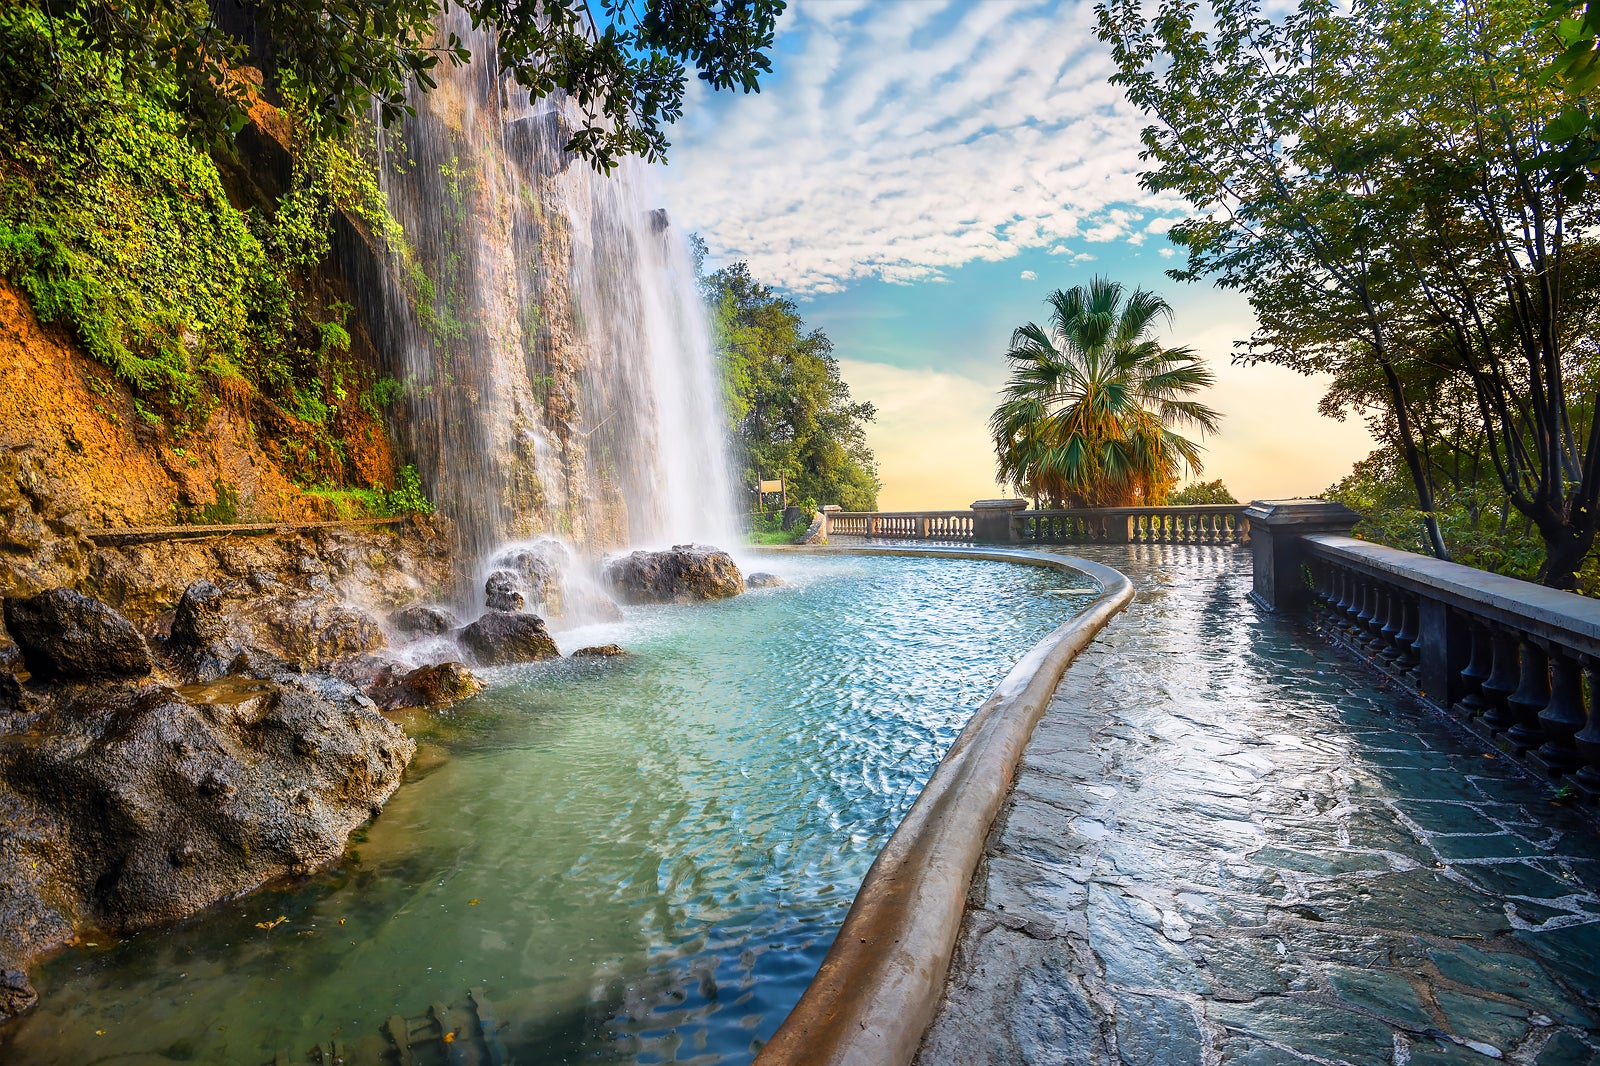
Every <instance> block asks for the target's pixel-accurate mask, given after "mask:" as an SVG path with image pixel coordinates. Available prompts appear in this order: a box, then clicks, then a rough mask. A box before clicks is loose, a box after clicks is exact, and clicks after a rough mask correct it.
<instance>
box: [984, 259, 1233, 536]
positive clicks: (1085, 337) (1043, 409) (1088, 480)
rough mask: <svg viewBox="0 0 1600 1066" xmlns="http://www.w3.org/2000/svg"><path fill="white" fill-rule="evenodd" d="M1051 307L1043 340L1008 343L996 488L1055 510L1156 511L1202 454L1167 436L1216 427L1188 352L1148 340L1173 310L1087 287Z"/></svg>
mask: <svg viewBox="0 0 1600 1066" xmlns="http://www.w3.org/2000/svg"><path fill="white" fill-rule="evenodd" d="M1045 302H1046V303H1048V304H1049V305H1050V328H1049V330H1048V331H1046V330H1044V329H1041V328H1040V327H1039V326H1037V325H1035V324H1034V323H1032V322H1030V323H1028V324H1027V325H1025V326H1022V327H1020V328H1018V329H1017V330H1016V332H1014V333H1013V334H1012V335H1011V350H1010V351H1008V352H1006V359H1007V360H1008V361H1009V362H1010V364H1011V376H1010V377H1009V378H1008V379H1007V381H1006V384H1005V388H1004V389H1003V390H1002V391H1001V402H1000V406H999V407H997V408H996V409H995V412H994V414H993V415H992V416H991V417H990V419H989V428H990V430H991V432H992V433H993V434H994V442H995V451H996V452H997V454H998V455H999V459H1000V479H1001V480H1002V481H1004V482H1008V483H1010V484H1012V485H1015V486H1016V487H1017V489H1018V490H1019V491H1020V492H1022V493H1024V494H1027V495H1030V496H1033V497H1034V498H1035V499H1038V498H1039V497H1041V496H1042V497H1044V498H1045V499H1047V500H1048V501H1049V502H1050V503H1051V505H1053V506H1057V507H1059V506H1075V507H1124V506H1132V505H1137V504H1159V503H1162V502H1163V501H1164V500H1165V499H1166V495H1167V491H1168V490H1169V489H1171V488H1172V486H1173V485H1175V484H1176V483H1177V481H1178V476H1179V474H1180V473H1181V472H1182V471H1183V469H1184V468H1185V467H1187V468H1188V470H1190V471H1191V472H1193V473H1196V474H1198V473H1200V471H1201V470H1202V469H1203V466H1202V464H1201V461H1200V451H1201V449H1200V446H1199V445H1198V444H1196V443H1195V442H1194V441H1192V440H1189V439H1188V438H1187V437H1183V436H1181V435H1179V434H1178V433H1177V432H1176V430H1177V429H1192V428H1198V429H1199V430H1200V432H1201V433H1202V434H1204V433H1212V432H1215V431H1216V429H1217V423H1218V421H1219V420H1220V418H1221V416H1220V415H1219V414H1218V413H1217V412H1216V411H1215V410H1213V409H1211V408H1210V407H1207V406H1206V405H1205V404H1203V403H1200V402H1199V401H1198V400H1195V399H1193V398H1192V397H1193V395H1194V394H1195V393H1196V392H1198V391H1200V390H1201V389H1203V388H1206V387H1207V386H1209V385H1211V384H1212V383H1213V381H1214V380H1215V379H1214V377H1213V376H1212V373H1211V371H1210V370H1208V369H1206V366H1205V364H1204V363H1202V362H1201V361H1200V357H1199V356H1198V355H1196V354H1195V352H1194V351H1193V349H1190V348H1187V347H1184V348H1165V347H1162V345H1161V344H1160V343H1159V342H1158V341H1156V340H1154V339H1153V338H1151V337H1149V336H1147V334H1148V333H1150V332H1151V330H1152V329H1153V328H1154V327H1155V326H1156V325H1157V324H1158V323H1159V322H1160V321H1161V320H1162V319H1166V320H1168V321H1170V320H1171V318H1172V307H1171V305H1170V304H1168V303H1167V302H1166V301H1165V300H1163V299H1162V298H1161V297H1159V296H1157V295H1155V294H1154V293H1151V292H1146V291H1145V290H1144V289H1135V290H1134V291H1133V293H1132V294H1131V295H1130V296H1128V298H1127V300H1126V302H1124V300H1123V287H1122V286H1121V285H1120V284H1118V283H1117V282H1114V281H1111V280H1109V279H1107V278H1101V277H1097V278H1095V279H1094V280H1093V281H1091V282H1090V283H1089V284H1088V285H1079V286H1076V287H1074V288H1071V289H1068V290H1067V291H1065V292H1062V291H1061V290H1060V289H1057V290H1056V291H1055V292H1053V293H1051V294H1050V295H1049V297H1048V298H1047V299H1046V301H1045Z"/></svg>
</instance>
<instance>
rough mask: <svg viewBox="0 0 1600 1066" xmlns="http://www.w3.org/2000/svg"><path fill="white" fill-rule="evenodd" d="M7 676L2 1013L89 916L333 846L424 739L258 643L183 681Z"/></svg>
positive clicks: (0, 715)
mask: <svg viewBox="0 0 1600 1066" xmlns="http://www.w3.org/2000/svg"><path fill="white" fill-rule="evenodd" d="M3 689H4V686H0V720H5V719H6V718H7V716H8V714H9V715H10V724H9V725H8V726H7V728H5V729H3V730H0V972H3V971H10V972H9V973H4V976H3V977H0V1012H9V1011H11V1010H15V1009H18V1008H20V1007H24V1006H26V1005H27V1001H28V999H29V998H30V990H29V989H28V987H27V984H26V981H25V979H23V978H22V977H20V971H22V970H24V969H26V967H27V965H28V964H29V963H30V962H31V961H32V960H33V959H35V958H37V957H38V956H39V955H41V954H43V953H44V952H46V951H49V950H51V949H53V948H55V947H57V946H59V945H60V944H62V943H63V942H65V941H67V940H70V939H71V937H72V936H73V935H74V933H75V932H76V931H78V930H82V929H84V928H85V927H93V928H103V929H107V930H109V931H111V932H113V933H128V932H132V931H134V930H137V929H141V928H144V927H147V926H150V925H154V924H157V923H162V922H168V921H172V920H174V919H178V918H182V917H185V916H187V915H190V914H193V913H195V912H196V911H198V910H200V909H201V908H203V907H206V906H209V905H210V904H212V903H215V902H216V901H217V900H220V899H227V898H230V897H233V896H236V895H238V894H239V893H241V892H245V891H247V890H249V889H252V888H255V887H256V886H258V885H261V884H263V883H265V882H267V881H269V880H272V879H275V878H278V877H282V876H285V875H290V874H304V873H306V872H308V871H310V870H313V869H315V868H316V867H318V866H321V865H323V864H325V863H328V862H331V861H333V860H335V859H337V858H338V857H339V856H340V855H342V854H343V852H344V848H345V844H346V842H347V840H348V837H349V834H350V832H351V831H352V830H354V829H355V828H356V827H357V826H359V825H361V824H362V823H363V822H365V821H366V820H367V819H368V818H370V817H371V816H372V814H373V813H374V812H375V811H376V810H377V809H378V807H379V806H380V805H381V804H382V803H383V802H384V801H385V800H386V799H387V798H388V797H389V795H390V794H391V793H392V792H393V791H394V789H395V788H396V787H397V786H398V785H399V784H400V778H401V773H402V771H403V770H404V768H405V766H406V764H407V762H408V761H409V760H410V759H411V757H412V755H413V753H414V752H415V750H416V745H415V743H414V742H413V741H411V740H410V739H408V738H407V737H406V735H405V734H404V732H402V731H401V729H400V728H399V727H398V726H397V725H395V724H393V723H391V722H389V721H388V720H387V719H385V718H384V717H383V716H382V715H381V714H379V713H378V711H377V709H376V708H375V707H374V706H373V704H372V702H371V701H370V700H368V699H366V698H365V697H363V696H361V695H360V694H359V693H358V692H356V691H355V689H353V688H351V687H350V686H349V685H346V684H344V683H343V682H340V681H338V680H335V679H333V678H331V677H327V676H323V675H315V674H302V673H299V672H298V671H296V670H295V669H293V668H292V667H290V666H288V664H286V663H284V662H282V661H281V660H275V659H272V658H270V657H268V656H265V655H261V654H259V653H246V654H242V655H240V656H239V657H238V659H237V660H236V662H235V665H234V672H233V673H230V674H229V675H227V676H225V677H222V678H219V679H217V680H215V681H213V682H210V683H207V684H200V685H189V686H185V687H184V688H182V689H181V690H180V689H174V688H171V687H168V686H166V685H160V684H146V685H142V686H126V685H124V686H110V685H93V684H58V685H51V686H37V685H29V686H27V687H26V690H11V691H10V695H7V692H6V691H4V690H3ZM24 691H26V694H27V701H26V702H25V703H21V702H19V701H18V699H17V698H16V697H17V696H18V695H19V694H21V693H23V692H24ZM6 705H9V706H10V710H9V711H7V706H6Z"/></svg>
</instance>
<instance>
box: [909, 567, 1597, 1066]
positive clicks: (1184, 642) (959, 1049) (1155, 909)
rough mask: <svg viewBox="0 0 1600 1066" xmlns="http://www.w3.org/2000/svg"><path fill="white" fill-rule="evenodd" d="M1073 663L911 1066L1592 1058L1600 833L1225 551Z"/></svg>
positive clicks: (1155, 589) (1156, 581)
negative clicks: (1276, 604)
mask: <svg viewBox="0 0 1600 1066" xmlns="http://www.w3.org/2000/svg"><path fill="white" fill-rule="evenodd" d="M1081 554H1084V555H1091V556H1092V557H1093V558H1095V559H1096V560H1098V561H1100V562H1104V563H1108V564H1110V565H1112V566H1115V567H1117V568H1118V569H1120V570H1122V571H1123V572H1124V573H1126V574H1128V575H1129V577H1131V578H1132V579H1133V581H1134V583H1135V585H1136V586H1137V588H1138V598H1137V599H1136V600H1135V602H1134V603H1133V605H1131V606H1130V607H1129V609H1128V611H1127V612H1126V613H1125V614H1124V615H1122V616H1121V617H1119V618H1117V619H1115V620H1114V621H1113V622H1112V623H1111V625H1110V626H1109V627H1108V628H1107V629H1106V631H1105V632H1104V633H1102V634H1101V636H1100V638H1099V640H1097V641H1096V642H1095V644H1094V645H1093V646H1092V647H1091V648H1090V649H1089V650H1088V651H1087V652H1085V653H1084V655H1083V656H1082V657H1081V658H1080V659H1079V660H1078V662H1077V663H1076V664H1075V665H1074V666H1073V667H1072V669H1071V670H1070V671H1068V674H1067V677H1066V679H1065V680H1064V681H1063V683H1062V685H1061V687H1060V689H1059V691H1058V692H1057V694H1056V698H1055V700H1054V702H1053V703H1052V705H1051V708H1050V711H1049V713H1048V714H1047V715H1046V717H1045V719H1044V721H1043V722H1042V723H1041V725H1040V727H1039V730H1038V732H1037V733H1036V734H1035V736H1034V739H1033V742H1032V744H1031V745H1030V747H1029V748H1028V752H1027V755H1026V758H1025V761H1024V764H1023V768H1022V770H1021V772H1020V775H1019V779H1018V783H1017V786H1016V789H1015V791H1014V793H1013V796H1012V798H1011V800H1010V801H1009V802H1008V804H1007V807H1006V809H1005V811H1004V813H1003V814H1002V815H1001V819H1000V822H999V823H998V824H997V826H996V829H995V832H994V834H993V836H992V837H991V840H990V844H989V850H988V855H987V858H986V859H985V862H984V864H983V865H982V866H981V867H980V868H979V871H978V875H977V877H976V879H975V881H974V886H973V898H972V901H971V903H970V904H969V908H968V913H967V918H966V926H965V929H964V931H963V933H962V939H961V942H960V944H959V945H958V947H957V954H956V959H955V963H954V965H953V967H952V973H951V981H950V985H949V988H948V991H947V995H946V999H945V1002H944V1003H943V1004H942V1006H941V1008H940V1014H939V1017H938V1018H937V1020H936V1021H935V1023H934V1025H933V1027H932V1028H931V1029H930V1030H929V1033H928V1036H927V1038H926V1040H925V1042H924V1046H923V1049H922V1054H921V1058H920V1060H919V1061H920V1062H921V1063H922V1064H923V1066H947V1064H950V1066H954V1064H996V1066H999V1064H1007V1066H1010V1064H1022V1063H1026V1064H1030V1066H1031V1064H1043V1063H1049V1064H1080V1063H1081V1064H1107V1066H1110V1064H1124V1066H1153V1064H1162V1066H1165V1064H1172V1066H1181V1064H1188V1063H1196V1064H1207V1066H1211V1064H1220V1063H1228V1064H1239V1066H1276V1064H1280V1063H1284V1064H1287V1063H1303V1062H1314V1063H1341V1064H1344V1063H1350V1064H1369V1063H1393V1064H1396V1066H1401V1064H1406V1063H1411V1064H1414V1066H1422V1064H1435V1063H1438V1064H1446V1063H1461V1064H1479V1066H1481V1064H1485V1063H1488V1062H1491V1061H1496V1060H1498V1061H1505V1062H1513V1063H1523V1064H1529V1066H1569V1064H1573V1066H1600V1007H1597V1005H1596V1003H1597V1000H1600V832H1597V831H1596V829H1595V823H1594V822H1593V821H1592V820H1590V819H1589V818H1588V817H1587V816H1585V815H1582V814H1580V813H1579V812H1578V811H1575V810H1572V809H1570V808H1568V807H1566V806H1564V805H1562V804H1561V803H1559V802H1557V801H1555V799H1554V797H1553V794H1552V793H1551V791H1550V790H1549V789H1548V788H1545V787H1543V786H1540V785H1538V784H1536V783H1534V782H1532V781H1530V780H1528V779H1526V778H1523V777H1521V776H1520V775H1519V774H1518V773H1517V771H1516V770H1515V769H1514V768H1513V767H1511V766H1510V765H1509V764H1508V763H1507V762H1506V760H1505V759H1504V758H1503V757H1502V756H1500V755H1499V754H1498V753H1492V754H1491V753H1487V752H1486V750H1485V748H1484V747H1483V745H1482V744H1481V743H1480V742H1478V741H1476V740H1474V739H1472V738H1470V737H1467V736H1465V735H1463V734H1462V733H1460V732H1458V731H1457V730H1455V729H1453V728H1452V726H1451V725H1450V724H1449V723H1448V722H1447V721H1445V720H1444V719H1443V718H1442V717H1440V716H1439V715H1437V714H1436V713H1434V712H1430V711H1429V710H1428V709H1427V708H1426V707H1424V706H1423V705H1421V704H1420V703H1418V702H1417V701H1415V700H1413V699H1411V698H1410V697H1408V696H1407V695H1405V694H1403V693H1400V692H1398V691H1396V690H1394V689H1392V688H1386V687H1385V686H1384V685H1383V684H1382V683H1381V682H1380V681H1379V680H1378V679H1377V677H1376V675H1374V674H1371V673H1370V672H1368V671H1367V670H1366V668H1365V667H1363V666H1361V665H1360V664H1359V663H1357V662H1355V661H1354V660H1352V659H1350V658H1348V657H1347V656H1346V655H1345V653H1343V652H1340V651H1336V650H1334V649H1332V648H1330V647H1329V646H1328V645H1326V644H1324V643H1321V641H1320V640H1319V639H1318V638H1317V637H1315V636H1314V635H1312V634H1311V633H1310V632H1309V630H1308V629H1307V628H1306V627H1304V626H1303V625H1301V624H1299V623H1294V622H1289V621H1285V620H1282V619H1279V618H1275V617H1273V616H1269V615H1265V614H1263V613H1262V612H1260V611H1258V610H1257V609H1256V608H1255V607H1254V606H1253V605H1252V604H1251V602H1250V601H1249V600H1248V599H1246V592H1247V591H1248V588H1249V582H1250V576H1249V564H1248V558H1247V557H1246V556H1245V555H1244V554H1243V553H1242V552H1237V551H1234V550H1231V549H1220V548H1181V547H1179V548H1156V547H1139V548H1129V549H1098V550H1095V549H1091V550H1089V551H1084V552H1082V553H1081Z"/></svg>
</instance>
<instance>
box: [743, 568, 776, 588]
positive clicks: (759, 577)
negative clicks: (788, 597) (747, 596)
mask: <svg viewBox="0 0 1600 1066" xmlns="http://www.w3.org/2000/svg"><path fill="white" fill-rule="evenodd" d="M744 583H745V587H746V588H753V589H775V588H778V587H779V586H781V585H784V584H787V582H785V581H784V580H783V578H781V577H779V576H778V575H777V574H768V573H762V572H759V571H758V572H756V573H754V574H747V575H746V576H745V579H744Z"/></svg>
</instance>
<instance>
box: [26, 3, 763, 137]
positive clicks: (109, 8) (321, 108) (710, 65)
mask: <svg viewBox="0 0 1600 1066" xmlns="http://www.w3.org/2000/svg"><path fill="white" fill-rule="evenodd" d="M446 6H447V2H446V0H215V2H214V0H55V2H53V3H50V4H48V5H44V10H45V11H46V12H47V14H48V15H49V16H50V17H51V19H52V21H60V22H62V23H63V24H66V25H68V26H70V27H71V28H72V29H73V31H74V32H75V33H76V34H78V35H79V36H80V37H81V38H83V39H84V40H86V41H88V42H89V43H90V45H91V46H92V47H95V48H98V49H100V50H102V51H104V52H106V53H108V54H113V55H116V56H119V57H122V58H126V59H129V60H131V62H129V63H128V64H127V67H126V70H127V72H128V74H129V76H132V77H139V76H141V75H148V76H153V77H157V78H172V79H174V80H176V82H177V83H178V84H180V85H181V86H182V87H183V89H184V91H185V94H186V96H187V110H188V111H189V112H190V114H191V115H193V116H195V118H196V119H197V120H198V121H199V122H201V123H202V124H204V125H207V126H210V127H211V128H213V129H214V130H215V129H227V128H229V127H231V128H233V129H237V128H238V126H239V125H242V123H243V114H244V105H245V100H244V99H243V97H242V96H241V95H240V94H241V89H240V87H239V85H238V83H237V82H236V81H235V80H233V79H231V78H229V77H228V76H227V73H228V71H229V69H230V68H232V67H236V66H239V65H240V64H242V63H246V62H249V63H262V64H265V65H267V66H268V67H269V68H270V72H271V73H272V74H274V75H275V77H276V78H277V79H278V80H279V81H280V82H281V83H282V85H283V87H284V88H285V89H287V90H288V91H289V92H290V93H291V94H292V95H294V96H295V97H297V98H298V99H300V100H301V101H303V102H304V103H305V104H306V105H307V111H308V115H309V116H311V117H312V118H313V119H314V120H315V121H317V122H318V123H319V124H320V125H322V126H323V127H324V129H326V130H330V131H337V130H339V129H342V128H344V127H346V126H348V125H349V123H350V122H351V121H352V119H354V118H355V117H357V116H359V115H362V114H364V113H365V112H366V110H367V107H368V106H369V104H370V103H372V102H376V104H377V107H378V110H379V113H380V115H381V117H382V119H383V121H384V122H385V123H387V122H389V121H392V120H393V119H395V118H398V117H399V116H400V115H401V114H403V113H405V111H406V110H407V104H406V96H405V94H406V90H407V87H408V86H409V85H410V84H412V83H416V84H418V85H420V86H422V87H424V88H431V87H432V86H433V85H434V80H433V77H432V74H431V73H430V72H431V71H433V70H434V69H435V68H436V67H437V66H438V64H439V63H441V62H445V63H465V62H467V61H468V60H469V59H470V54H469V51H468V49H467V48H466V47H465V46H464V45H463V44H462V42H461V40H460V39H459V37H458V36H457V35H455V34H447V35H445V36H443V37H442V38H441V37H440V35H439V34H438V32H437V31H436V26H437V20H438V18H439V16H440V13H441V12H442V11H443V10H444V9H445V8H446ZM451 6H454V7H456V8H458V9H459V10H461V11H462V12H464V13H465V14H466V15H467V17H468V18H469V19H470V21H471V23H472V25H473V26H474V27H475V28H478V27H490V28H493V29H494V30H495V31H496V32H497V34H498V47H497V50H496V54H495V56H494V57H493V61H494V62H496V63H498V64H499V67H500V69H501V70H502V71H504V73H506V74H507V75H509V76H510V77H512V78H513V79H515V80H516V82H517V83H518V84H520V85H522V86H523V87H524V88H526V89H528V90H529V91H530V92H532V93H533V95H534V96H535V97H540V96H545V95H548V94H550V93H552V92H554V91H556V90H561V91H563V92H565V93H566V94H567V95H568V96H569V97H571V98H572V99H573V100H575V101H576V102H577V104H578V105H579V107H580V108H581V109H582V111H583V113H584V115H585V117H586V119H587V121H586V122H585V123H584V125H583V126H582V127H580V128H579V129H577V130H575V131H574V133H573V136H572V140H571V142H570V143H569V145H568V148H569V149H570V150H571V151H574V152H577V153H578V154H580V155H582V156H584V157H585V158H587V159H589V160H590V161H591V162H593V163H595V164H596V165H597V166H600V167H602V168H609V167H610V166H612V165H613V164H614V163H615V162H616V160H617V159H618V158H619V157H621V156H625V155H642V156H644V157H646V158H649V159H657V158H660V157H661V156H662V154H663V152H664V151H665V149H666V148H667V146H668V145H667V140H666V127H668V126H669V125H671V123H672V122H673V121H675V120H676V119H677V118H678V117H679V116H680V115H681V114H682V111H683V96H684V90H685V86H686V83H687V79H688V70H689V68H690V67H693V68H694V70H695V71H696V72H697V75H698V77H700V78H701V79H702V80H704V81H706V82H708V83H709V84H710V85H711V86H712V87H713V88H717V89H730V88H734V87H738V88H741V89H743V90H744V91H745V92H754V91H756V89H757V78H758V77H759V76H760V74H761V73H763V72H765V71H767V70H770V69H771V67H770V63H769V61H768V59H767V56H766V52H767V49H769V48H770V47H771V45H772V38H773V31H774V27H775V25H776V22H777V18H778V15H779V14H780V13H781V12H782V11H783V8H784V0H601V3H600V4H599V5H598V8H599V11H598V16H597V15H596V14H595V13H594V12H592V11H591V7H590V4H589V3H588V2H587V0H454V3H453V5H451ZM246 27H248V28H249V29H248V32H247V31H246V29H245V28H246ZM262 35H264V38H265V39H264V40H261V39H258V38H259V37H261V36H262ZM247 38H250V39H247Z"/></svg>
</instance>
